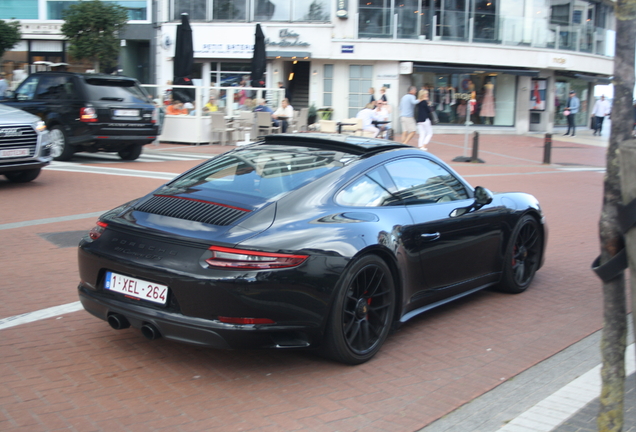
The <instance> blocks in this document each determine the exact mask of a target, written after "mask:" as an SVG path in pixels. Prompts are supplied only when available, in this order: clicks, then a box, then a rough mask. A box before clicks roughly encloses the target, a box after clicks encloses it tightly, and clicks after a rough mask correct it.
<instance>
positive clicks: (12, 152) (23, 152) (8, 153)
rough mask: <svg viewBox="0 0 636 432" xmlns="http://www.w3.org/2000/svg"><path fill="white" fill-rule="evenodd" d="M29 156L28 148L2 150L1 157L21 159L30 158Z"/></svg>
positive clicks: (0, 151)
mask: <svg viewBox="0 0 636 432" xmlns="http://www.w3.org/2000/svg"><path fill="white" fill-rule="evenodd" d="M28 155H29V149H28V148H21V149H8V150H0V157H3V158H9V157H20V156H28Z"/></svg>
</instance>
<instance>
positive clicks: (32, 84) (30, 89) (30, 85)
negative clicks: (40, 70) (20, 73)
mask: <svg viewBox="0 0 636 432" xmlns="http://www.w3.org/2000/svg"><path fill="white" fill-rule="evenodd" d="M39 79H40V77H39V76H37V75H31V76H30V77H27V78H26V79H25V80H24V81H23V82H22V84H21V85H20V88H18V89H17V90H16V92H15V97H16V99H17V100H20V101H27V100H33V98H34V97H35V89H36V88H37V86H38V81H39Z"/></svg>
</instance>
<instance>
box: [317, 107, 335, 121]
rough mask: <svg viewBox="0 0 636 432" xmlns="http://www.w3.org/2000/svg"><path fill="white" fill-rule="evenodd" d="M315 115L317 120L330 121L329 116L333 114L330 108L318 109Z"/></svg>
mask: <svg viewBox="0 0 636 432" xmlns="http://www.w3.org/2000/svg"><path fill="white" fill-rule="evenodd" d="M317 114H318V120H331V116H332V114H333V108H331V107H325V108H320V109H319V110H318V111H317Z"/></svg>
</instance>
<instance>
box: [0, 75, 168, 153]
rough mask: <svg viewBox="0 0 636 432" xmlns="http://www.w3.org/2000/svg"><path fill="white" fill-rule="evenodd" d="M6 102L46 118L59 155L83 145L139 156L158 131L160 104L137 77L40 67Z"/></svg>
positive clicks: (83, 149)
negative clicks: (158, 109)
mask: <svg viewBox="0 0 636 432" xmlns="http://www.w3.org/2000/svg"><path fill="white" fill-rule="evenodd" d="M4 103H6V104H7V105H10V106H13V107H15V108H20V109H22V110H24V111H28V112H30V113H32V114H35V115H37V116H38V117H40V119H42V120H43V121H44V122H45V123H46V126H47V128H48V129H49V131H50V133H51V142H52V145H53V148H52V153H53V157H54V159H55V160H62V161H64V160H69V159H71V158H72V157H73V154H74V153H75V152H79V151H88V152H98V151H106V152H117V153H118V154H119V156H120V157H121V158H122V159H124V160H134V159H137V158H138V157H139V155H140V154H141V152H142V146H143V145H145V144H149V143H151V142H153V141H154V140H155V139H156V137H157V132H158V123H157V118H158V114H157V112H156V110H155V106H154V104H153V103H152V101H151V99H150V97H149V96H148V94H147V93H146V92H145V90H144V89H143V88H142V87H141V86H140V85H139V82H138V81H137V80H135V79H134V78H128V77H121V76H112V75H98V74H80V73H71V72H51V71H48V72H37V73H34V74H31V75H29V76H28V77H27V78H26V79H25V80H24V81H23V82H22V83H21V84H20V86H19V87H18V88H17V89H16V90H15V92H12V93H11V95H10V98H9V100H7V101H5V102H4Z"/></svg>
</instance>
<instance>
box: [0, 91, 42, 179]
mask: <svg viewBox="0 0 636 432" xmlns="http://www.w3.org/2000/svg"><path fill="white" fill-rule="evenodd" d="M49 162H51V144H50V142H49V132H48V131H47V130H46V126H45V125H44V122H43V121H42V120H40V118H39V117H37V116H34V115H33V114H29V113H27V112H25V111H22V110H19V109H16V108H11V107H9V106H6V105H3V104H1V103H0V174H4V176H5V177H6V178H7V179H8V180H9V181H11V182H14V183H25V182H30V181H31V180H35V178H36V177H37V176H38V175H39V174H40V170H41V169H42V167H43V166H46V165H48V164H49Z"/></svg>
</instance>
